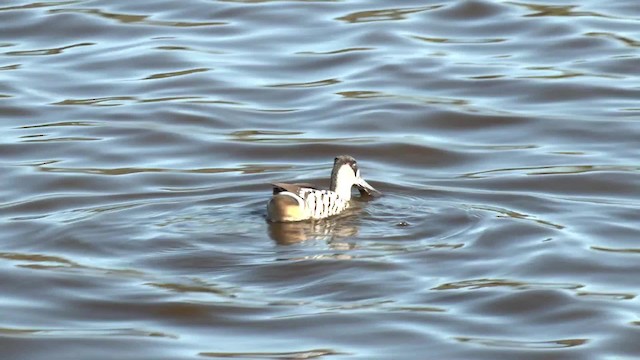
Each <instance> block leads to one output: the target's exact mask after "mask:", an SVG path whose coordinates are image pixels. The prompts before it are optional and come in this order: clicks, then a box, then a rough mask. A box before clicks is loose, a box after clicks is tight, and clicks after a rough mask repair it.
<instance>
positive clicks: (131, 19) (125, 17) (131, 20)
mask: <svg viewBox="0 0 640 360" xmlns="http://www.w3.org/2000/svg"><path fill="white" fill-rule="evenodd" d="M49 12H50V13H52V14H60V13H75V14H85V15H91V16H97V17H100V18H103V19H107V20H112V21H117V22H119V23H122V24H141V25H151V26H169V27H179V28H189V27H207V26H222V25H227V23H226V22H222V21H203V22H196V21H159V20H151V19H149V18H150V15H133V14H118V13H109V12H106V11H103V10H100V9H55V10H49Z"/></svg>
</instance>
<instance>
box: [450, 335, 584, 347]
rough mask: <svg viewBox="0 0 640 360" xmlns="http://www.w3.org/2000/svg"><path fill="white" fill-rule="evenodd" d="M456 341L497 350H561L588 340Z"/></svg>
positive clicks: (478, 339)
mask: <svg viewBox="0 0 640 360" xmlns="http://www.w3.org/2000/svg"><path fill="white" fill-rule="evenodd" d="M456 340H458V341H460V342H463V343H471V344H477V345H484V346H490V347H499V348H516V349H562V348H569V347H575V346H581V345H584V344H586V343H587V342H588V341H589V340H588V339H561V340H548V341H516V340H506V339H488V338H470V337H458V338H456Z"/></svg>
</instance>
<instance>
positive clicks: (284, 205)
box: [267, 155, 382, 223]
mask: <svg viewBox="0 0 640 360" xmlns="http://www.w3.org/2000/svg"><path fill="white" fill-rule="evenodd" d="M271 185H273V197H271V199H270V200H269V202H268V203H267V220H268V221H269V222H273V223H279V222H296V221H305V220H319V219H324V218H328V217H330V216H334V215H337V214H340V213H341V212H343V211H344V210H346V209H347V208H348V207H349V202H350V200H351V188H352V187H353V186H356V187H357V188H358V190H359V191H360V194H361V195H364V194H367V195H369V196H378V195H381V194H382V193H381V192H380V191H378V190H376V189H375V188H374V187H373V186H371V185H369V183H367V182H366V181H365V180H364V179H363V178H362V176H361V175H360V169H359V168H358V163H357V162H356V159H354V158H353V157H352V156H349V155H340V156H337V157H336V158H335V159H334V161H333V169H332V170H331V183H330V185H329V189H328V190H322V189H319V188H317V187H315V186H314V185H312V184H306V183H304V184H301V183H298V184H289V183H273V184H271Z"/></svg>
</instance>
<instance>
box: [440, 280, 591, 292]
mask: <svg viewBox="0 0 640 360" xmlns="http://www.w3.org/2000/svg"><path fill="white" fill-rule="evenodd" d="M583 286H584V285H579V284H562V283H531V282H522V281H514V280H506V279H474V280H464V281H459V282H455V283H447V284H442V285H438V286H436V287H435V288H433V289H432V290H459V289H470V290H477V289H485V288H494V287H507V288H513V289H519V290H524V289H567V290H575V289H579V288H582V287H583Z"/></svg>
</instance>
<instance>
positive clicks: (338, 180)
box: [329, 167, 353, 200]
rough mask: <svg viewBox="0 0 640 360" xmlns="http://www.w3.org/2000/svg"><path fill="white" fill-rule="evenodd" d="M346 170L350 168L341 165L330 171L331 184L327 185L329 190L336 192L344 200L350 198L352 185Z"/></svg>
mask: <svg viewBox="0 0 640 360" xmlns="http://www.w3.org/2000/svg"><path fill="white" fill-rule="evenodd" d="M348 171H351V169H344V168H342V167H341V168H338V169H333V171H331V184H330V185H329V189H330V190H331V191H333V192H336V193H338V195H339V196H340V197H341V198H343V199H345V200H350V199H351V187H352V186H353V181H351V180H352V179H351V178H350V177H349V174H348V173H347V172H348Z"/></svg>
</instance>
